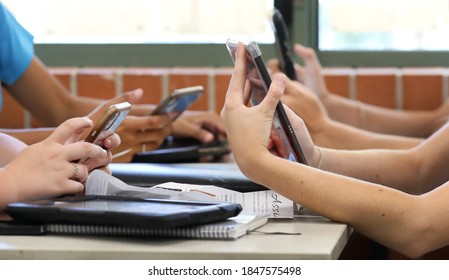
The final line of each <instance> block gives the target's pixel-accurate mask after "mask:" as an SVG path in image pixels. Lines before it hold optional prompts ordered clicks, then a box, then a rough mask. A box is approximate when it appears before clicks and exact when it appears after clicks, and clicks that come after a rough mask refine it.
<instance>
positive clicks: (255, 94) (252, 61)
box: [226, 39, 307, 164]
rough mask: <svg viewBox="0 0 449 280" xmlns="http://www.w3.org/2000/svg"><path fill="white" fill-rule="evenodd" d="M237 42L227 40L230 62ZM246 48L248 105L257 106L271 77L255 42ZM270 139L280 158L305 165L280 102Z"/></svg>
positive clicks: (265, 93) (301, 152) (265, 92)
mask: <svg viewBox="0 0 449 280" xmlns="http://www.w3.org/2000/svg"><path fill="white" fill-rule="evenodd" d="M237 44H238V41H236V40H231V39H229V40H228V41H227V42H226V46H227V49H228V52H229V54H230V55H231V58H232V60H233V61H234V62H235V51H236V49H237ZM245 47H246V71H247V72H246V79H247V80H248V81H249V83H250V85H251V96H250V103H251V105H253V106H255V105H258V104H259V103H260V102H261V101H262V100H263V99H264V98H265V96H266V95H267V92H268V88H269V87H270V85H271V77H270V75H269V74H268V70H267V68H266V66H265V63H264V61H263V59H262V52H261V51H260V49H259V46H258V45H257V43H256V42H249V43H248V44H246V45H245ZM270 138H271V140H272V141H273V143H274V146H275V149H276V152H277V154H278V155H279V156H280V157H283V158H285V159H289V160H291V161H296V162H299V163H302V164H307V160H306V157H305V156H304V153H303V151H302V149H301V146H300V145H299V142H298V138H297V137H296V135H295V132H294V131H293V127H292V125H291V124H290V121H289V120H288V117H287V113H286V112H285V110H284V107H283V106H282V103H281V101H279V103H278V104H277V106H276V111H275V114H274V117H273V126H272V129H271V134H270Z"/></svg>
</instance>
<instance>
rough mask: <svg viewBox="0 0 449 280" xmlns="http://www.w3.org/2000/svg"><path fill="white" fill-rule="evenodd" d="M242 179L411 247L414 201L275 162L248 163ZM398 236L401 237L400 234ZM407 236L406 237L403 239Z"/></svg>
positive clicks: (382, 189)
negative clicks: (250, 179) (247, 177)
mask: <svg viewBox="0 0 449 280" xmlns="http://www.w3.org/2000/svg"><path fill="white" fill-rule="evenodd" d="M249 169H251V170H253V172H250V173H249V174H248V176H250V178H252V179H253V180H255V181H256V182H258V183H259V184H262V185H264V186H267V187H269V188H270V189H273V190H274V191H276V192H278V193H280V194H282V195H284V196H286V197H289V198H290V199H292V200H293V201H295V202H297V203H299V204H301V205H302V206H304V207H306V208H308V209H311V210H313V211H314V212H316V213H319V214H321V215H323V216H325V217H327V218H329V219H331V220H333V221H337V222H342V223H347V224H350V225H351V226H352V227H353V228H354V229H355V230H357V231H358V232H361V233H363V234H365V235H366V236H368V237H370V238H372V239H374V240H376V241H378V242H381V243H382V244H384V245H386V246H388V247H390V248H393V249H396V250H398V251H400V252H403V253H408V251H407V250H409V249H410V248H411V246H410V245H411V244H413V243H414V241H415V240H414V237H413V235H414V234H415V233H416V229H415V228H413V223H411V221H413V220H414V219H416V217H417V214H418V213H417V212H418V209H415V208H414V207H413V206H412V205H416V204H413V203H412V201H413V200H415V199H417V198H416V197H414V196H411V195H407V194H404V193H400V192H398V191H396V190H393V189H390V188H386V187H383V186H380V185H377V184H372V183H369V182H363V181H359V180H356V179H352V178H348V177H343V176H339V175H337V174H332V173H328V172H324V171H320V170H317V169H313V168H310V167H306V166H303V165H299V164H296V163H292V162H289V161H286V160H283V159H279V158H276V157H274V156H273V157H271V159H270V160H265V159H260V160H254V161H253V162H252V164H251V166H250V168H249ZM404 231H406V232H407V234H404ZM408 233H411V234H408Z"/></svg>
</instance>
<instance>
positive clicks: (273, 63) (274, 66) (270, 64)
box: [267, 59, 282, 73]
mask: <svg viewBox="0 0 449 280" xmlns="http://www.w3.org/2000/svg"><path fill="white" fill-rule="evenodd" d="M267 68H268V69H270V71H271V72H273V73H277V72H282V71H281V66H280V65H279V60H277V59H269V60H268V61H267Z"/></svg>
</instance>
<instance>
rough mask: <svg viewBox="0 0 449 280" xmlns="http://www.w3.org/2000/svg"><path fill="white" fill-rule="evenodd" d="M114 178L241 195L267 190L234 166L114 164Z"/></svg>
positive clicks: (130, 182)
mask: <svg viewBox="0 0 449 280" xmlns="http://www.w3.org/2000/svg"><path fill="white" fill-rule="evenodd" d="M109 167H110V168H111V170H112V175H113V176H115V177H117V178H118V179H120V180H122V181H123V182H125V183H127V184H129V185H133V186H139V187H153V186H155V185H158V184H162V183H167V182H176V183H184V184H195V185H213V186H217V187H222V188H226V189H230V190H234V191H239V192H252V191H266V190H267V188H266V187H264V186H261V185H259V184H256V183H254V182H252V181H251V180H250V179H248V178H247V177H246V176H245V175H243V173H242V172H241V171H240V170H239V169H238V168H237V166H236V165H235V164H233V163H191V164H188V163H184V164H183V163H180V164H175V163H172V164H163V163H112V164H110V165H109Z"/></svg>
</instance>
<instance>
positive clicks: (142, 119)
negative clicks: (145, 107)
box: [121, 115, 171, 131]
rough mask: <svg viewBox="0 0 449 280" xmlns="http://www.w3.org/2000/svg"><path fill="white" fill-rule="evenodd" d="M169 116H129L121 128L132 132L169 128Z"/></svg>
mask: <svg viewBox="0 0 449 280" xmlns="http://www.w3.org/2000/svg"><path fill="white" fill-rule="evenodd" d="M170 123H171V122H170V118H169V116H168V115H156V116H129V115H128V116H127V117H126V118H125V120H124V121H123V123H122V125H121V127H124V128H126V129H127V130H131V131H144V130H158V129H164V128H165V127H167V126H169V124H170Z"/></svg>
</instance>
